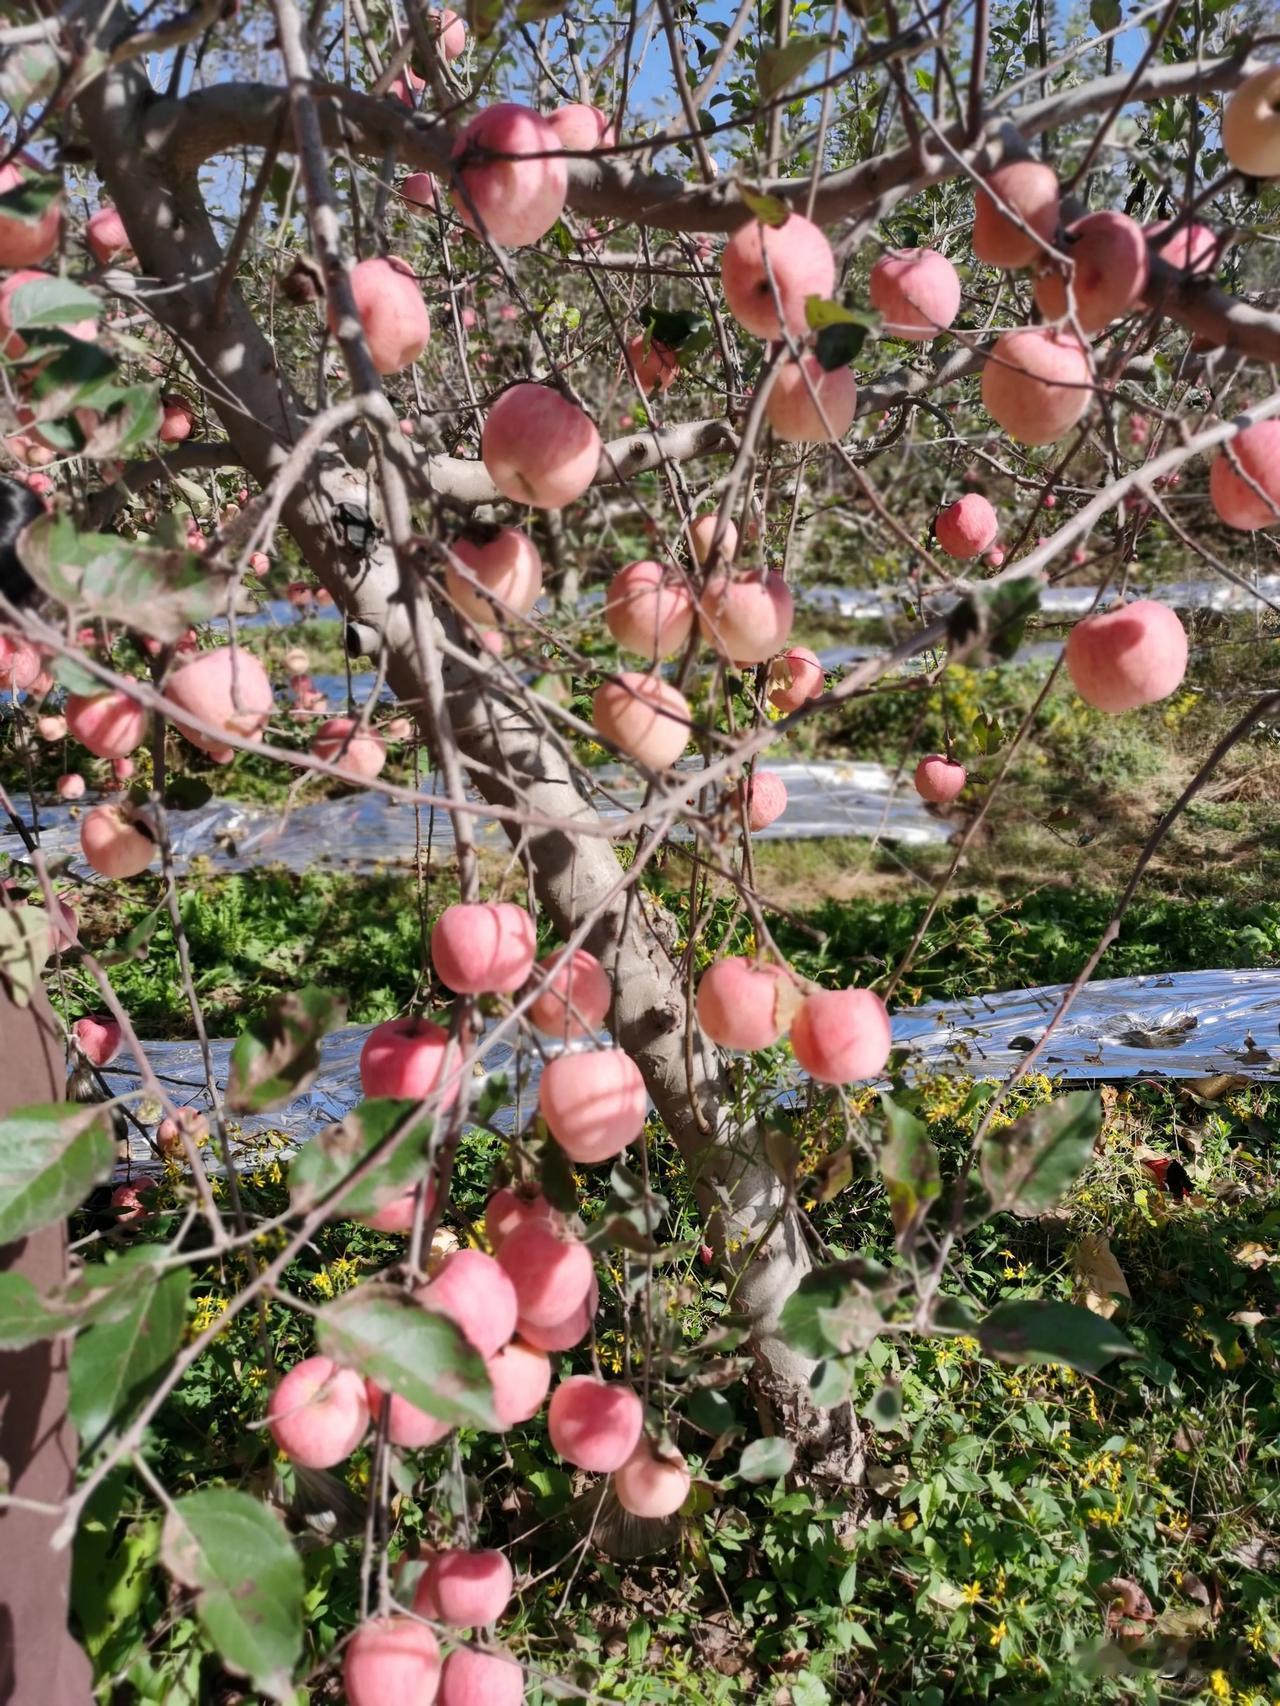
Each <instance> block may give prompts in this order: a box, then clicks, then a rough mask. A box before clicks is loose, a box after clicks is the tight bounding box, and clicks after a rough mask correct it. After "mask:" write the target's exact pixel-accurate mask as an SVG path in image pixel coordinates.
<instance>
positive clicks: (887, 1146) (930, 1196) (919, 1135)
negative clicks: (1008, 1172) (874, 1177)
mask: <svg viewBox="0 0 1280 1706" xmlns="http://www.w3.org/2000/svg"><path fill="white" fill-rule="evenodd" d="M880 1101H881V1104H882V1106H883V1108H884V1113H885V1125H886V1129H887V1136H886V1139H885V1142H884V1143H883V1144H882V1145H881V1148H880V1177H881V1178H882V1179H883V1180H884V1188H885V1191H886V1193H887V1195H888V1198H889V1213H890V1216H891V1217H892V1219H893V1229H894V1231H895V1232H896V1233H897V1236H898V1248H899V1249H900V1250H904V1251H905V1250H908V1249H910V1247H911V1246H912V1244H913V1243H914V1242H915V1239H916V1236H917V1234H918V1233H919V1231H920V1226H921V1223H922V1222H923V1220H924V1217H925V1215H926V1214H927V1213H928V1212H929V1205H930V1203H932V1202H936V1201H937V1198H938V1196H939V1195H940V1193H941V1191H942V1171H941V1168H940V1167H939V1165H938V1152H937V1150H936V1149H935V1148H934V1147H933V1144H932V1143H931V1142H930V1141H929V1132H928V1128H927V1127H926V1125H925V1123H924V1121H923V1120H920V1119H917V1118H916V1116H915V1115H914V1114H913V1113H910V1112H908V1110H907V1109H906V1108H903V1107H899V1105H898V1104H897V1103H896V1102H895V1101H894V1099H893V1097H892V1096H890V1095H889V1093H888V1092H887V1091H885V1090H882V1091H881V1092H880Z"/></svg>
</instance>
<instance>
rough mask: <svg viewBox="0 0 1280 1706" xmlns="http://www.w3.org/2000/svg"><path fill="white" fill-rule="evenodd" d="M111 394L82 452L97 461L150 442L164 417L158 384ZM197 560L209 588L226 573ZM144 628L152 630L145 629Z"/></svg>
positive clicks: (219, 602) (217, 602)
mask: <svg viewBox="0 0 1280 1706" xmlns="http://www.w3.org/2000/svg"><path fill="white" fill-rule="evenodd" d="M114 395H115V400H114V402H113V403H112V405H111V408H110V410H109V412H107V413H106V414H105V415H104V416H103V419H102V420H101V421H100V422H99V423H98V425H97V426H96V427H95V428H94V430H93V432H92V433H91V434H90V435H89V437H88V438H87V439H86V440H85V446H84V454H85V455H86V456H88V457H90V458H93V459H94V460H97V461H106V460H107V459H108V458H111V459H113V460H114V459H116V458H118V457H122V456H127V455H128V454H129V452H130V451H132V450H137V449H138V448H139V446H141V445H144V444H150V442H151V440H152V439H153V438H154V437H155V436H156V434H157V433H158V432H159V431H160V423H161V421H162V420H163V418H164V409H163V406H162V405H161V402H160V387H159V386H158V385H126V386H125V387H123V389H120V390H117V391H116V392H115V394H114ZM183 555H186V553H185V552H184V553H183ZM199 561H200V562H202V563H203V564H204V565H205V569H206V571H207V572H208V575H209V578H210V581H211V590H212V588H213V587H216V586H217V585H218V584H219V583H220V582H221V581H222V580H223V579H224V578H225V577H227V576H228V574H229V571H228V570H227V569H225V568H224V567H223V566H222V565H221V564H220V563H214V562H211V561H210V560H209V559H208V558H207V557H201V558H200V559H199ZM221 607H222V600H221V598H220V597H219V598H218V599H217V600H215V604H214V613H215V614H216V612H217V611H218V610H220V609H221ZM192 620H193V621H198V620H202V618H201V617H200V616H196V617H193V618H192ZM135 626H137V624H136V623H135ZM148 632H154V630H150V629H149V630H148Z"/></svg>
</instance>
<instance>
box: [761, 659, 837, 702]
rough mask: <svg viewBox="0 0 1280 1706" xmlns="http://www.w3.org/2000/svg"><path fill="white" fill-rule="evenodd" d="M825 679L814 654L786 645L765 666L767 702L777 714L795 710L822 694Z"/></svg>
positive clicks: (820, 665) (818, 660) (824, 689)
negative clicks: (785, 648) (773, 706)
mask: <svg viewBox="0 0 1280 1706" xmlns="http://www.w3.org/2000/svg"><path fill="white" fill-rule="evenodd" d="M826 688H827V678H826V675H825V673H824V671H823V668H822V663H821V661H820V659H819V657H818V654H817V653H816V652H811V651H810V650H809V648H808V647H807V646H788V648H787V650H786V651H784V652H779V654H778V656H777V657H776V658H774V660H773V662H772V663H771V664H770V665H769V703H770V704H771V705H776V706H777V708H778V710H779V711H798V710H799V709H800V707H801V706H802V705H804V704H806V703H807V702H808V701H809V700H810V699H819V698H821V696H822V695H823V693H825V692H826Z"/></svg>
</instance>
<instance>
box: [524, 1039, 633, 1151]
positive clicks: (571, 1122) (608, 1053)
mask: <svg viewBox="0 0 1280 1706" xmlns="http://www.w3.org/2000/svg"><path fill="white" fill-rule="evenodd" d="M647 1106H648V1096H647V1094H646V1091H645V1087H644V1079H643V1078H642V1077H641V1075H640V1068H639V1067H638V1066H637V1065H636V1063H635V1062H634V1061H633V1060H632V1059H631V1057H630V1055H627V1054H624V1053H623V1051H622V1050H621V1049H620V1048H604V1049H594V1050H589V1051H585V1052H582V1053H573V1054H561V1055H557V1056H556V1058H555V1059H554V1060H553V1061H550V1062H549V1063H548V1065H547V1066H546V1068H545V1069H544V1071H543V1074H542V1080H541V1082H540V1083H539V1085H538V1108H539V1111H540V1112H541V1114H542V1117H543V1119H545V1120H546V1122H547V1124H548V1126H549V1127H550V1128H551V1134H552V1136H553V1137H554V1138H555V1140H556V1142H557V1143H558V1144H559V1145H560V1147H561V1149H563V1150H564V1152H565V1154H566V1155H567V1156H568V1157H569V1159H570V1160H571V1161H577V1162H580V1163H582V1164H583V1165H585V1166H589V1165H592V1164H593V1163H595V1162H597V1161H608V1160H611V1159H612V1157H613V1156H615V1155H620V1154H621V1153H622V1151H623V1150H624V1149H625V1148H626V1147H627V1145H628V1144H629V1143H634V1142H635V1140H636V1139H637V1138H638V1137H639V1136H640V1133H641V1132H642V1131H643V1130H644V1116H645V1110H646V1108H647Z"/></svg>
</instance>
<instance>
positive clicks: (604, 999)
mask: <svg viewBox="0 0 1280 1706" xmlns="http://www.w3.org/2000/svg"><path fill="white" fill-rule="evenodd" d="M535 971H536V973H537V981H538V982H539V983H541V984H542V990H541V993H540V994H539V995H538V998H537V1000H536V1001H534V1002H533V1004H532V1005H531V1007H530V1008H529V1022H530V1024H532V1025H535V1026H536V1027H537V1028H538V1030H540V1031H543V1032H545V1033H546V1035H547V1036H550V1037H564V1038H566V1039H567V1038H577V1037H589V1036H593V1035H594V1034H595V1032H597V1031H598V1030H599V1029H600V1028H601V1026H602V1025H603V1024H604V1023H605V1020H606V1019H607V1018H608V1017H609V1007H610V1004H611V1002H612V1000H613V985H612V983H611V982H610V981H609V974H608V972H607V971H606V970H605V969H604V967H603V966H602V965H601V964H600V961H599V960H598V959H597V958H596V957H595V955H594V954H589V953H588V952H587V950H586V949H585V948H574V949H573V950H572V952H570V950H568V949H567V948H560V949H557V950H556V952H555V953H553V954H548V955H547V957H546V959H544V960H539V961H538V964H537V966H536V968H535Z"/></svg>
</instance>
